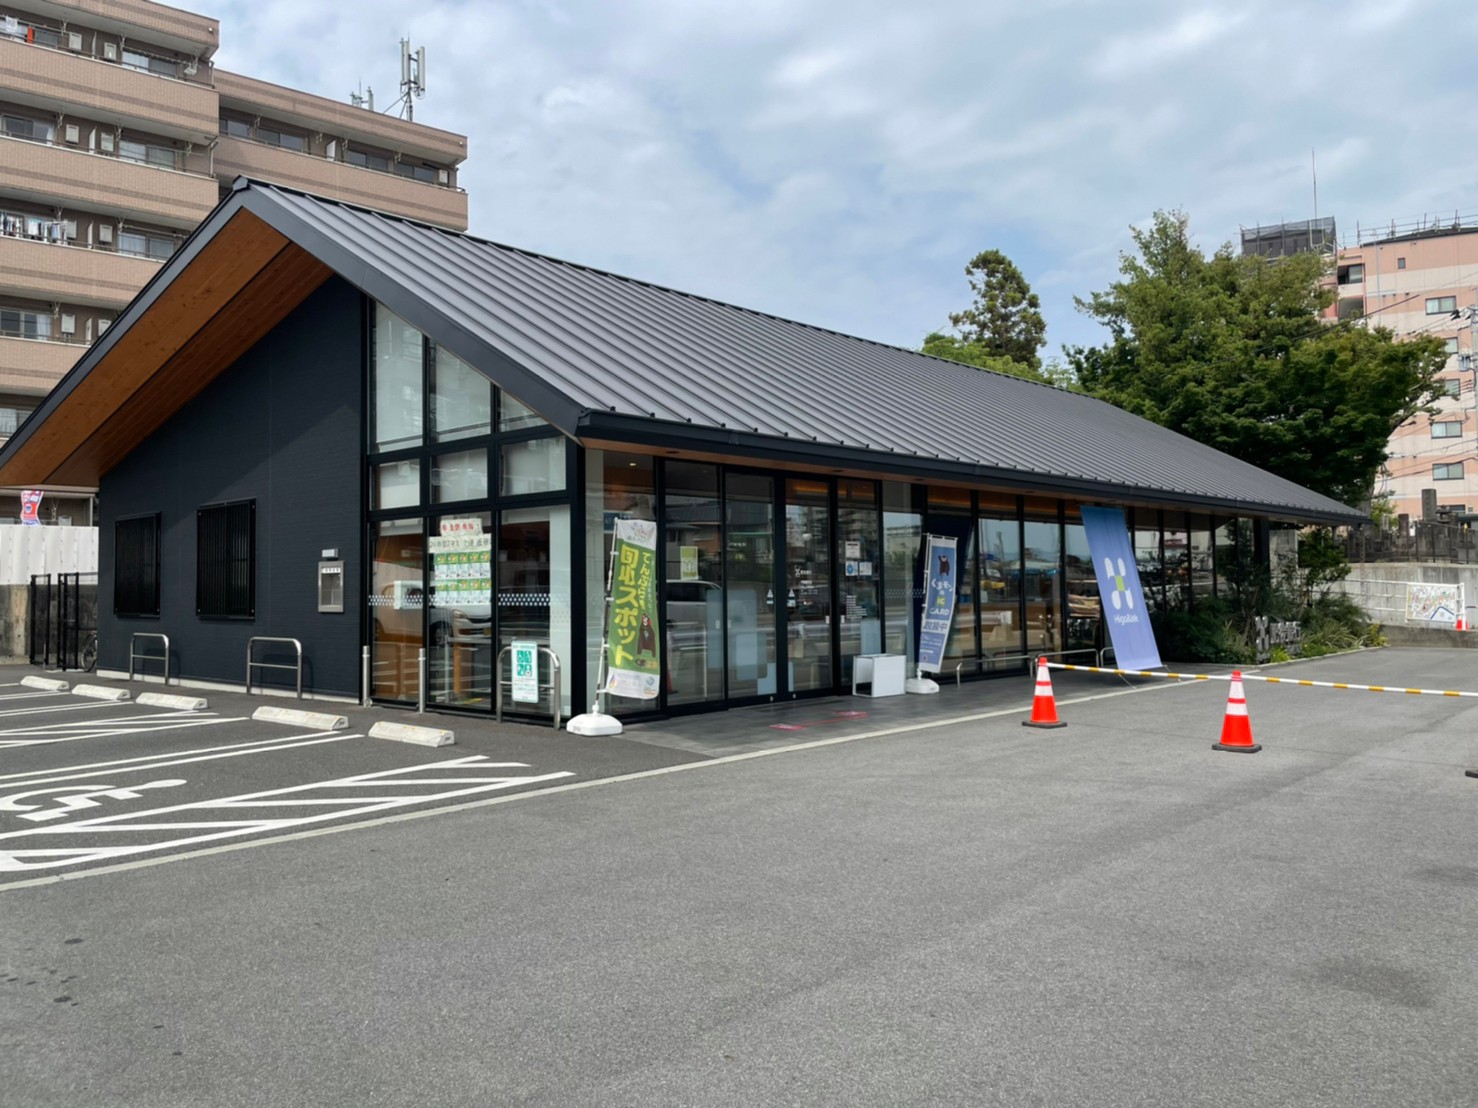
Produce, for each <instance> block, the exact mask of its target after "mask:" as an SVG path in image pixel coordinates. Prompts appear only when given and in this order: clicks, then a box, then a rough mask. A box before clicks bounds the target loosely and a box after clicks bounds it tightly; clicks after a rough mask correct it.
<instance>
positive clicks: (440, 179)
mask: <svg viewBox="0 0 1478 1108" xmlns="http://www.w3.org/2000/svg"><path fill="white" fill-rule="evenodd" d="M449 177H450V175H449V174H448V173H447V171H446V170H444V169H438V170H437V171H436V183H437V184H438V185H444V184H446V183H447V181H448V179H449Z"/></svg>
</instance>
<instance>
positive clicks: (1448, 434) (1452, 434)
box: [1432, 419, 1463, 439]
mask: <svg viewBox="0 0 1478 1108" xmlns="http://www.w3.org/2000/svg"><path fill="white" fill-rule="evenodd" d="M1439 427H1443V428H1449V427H1455V428H1457V430H1455V431H1450V430H1443V431H1440V432H1439V431H1438V430H1437V428H1439ZM1432 437H1433V438H1434V439H1460V438H1462V437H1463V421H1462V420H1460V419H1435V420H1433V421H1432Z"/></svg>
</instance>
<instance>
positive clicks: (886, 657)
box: [852, 654, 908, 696]
mask: <svg viewBox="0 0 1478 1108" xmlns="http://www.w3.org/2000/svg"><path fill="white" fill-rule="evenodd" d="M907 668H908V659H906V658H905V657H904V656H903V655H902V654H859V655H857V657H855V658H853V659H852V695H853V696H902V695H903V681H904V673H905V671H906V670H907Z"/></svg>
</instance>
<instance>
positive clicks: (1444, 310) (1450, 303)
mask: <svg viewBox="0 0 1478 1108" xmlns="http://www.w3.org/2000/svg"><path fill="white" fill-rule="evenodd" d="M1433 304H1436V305H1437V306H1436V307H1435V308H1434V307H1432V305H1433ZM1426 308H1427V315H1447V314H1448V313H1450V312H1455V311H1457V297H1456V296H1429V297H1427V304H1426Z"/></svg>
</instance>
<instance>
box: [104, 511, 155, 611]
mask: <svg viewBox="0 0 1478 1108" xmlns="http://www.w3.org/2000/svg"><path fill="white" fill-rule="evenodd" d="M113 614H114V615H118V616H157V615H158V614H159V516H158V514H157V513H156V514H155V515H151V516H134V517H133V518H131V519H120V520H119V521H118V522H117V523H115V524H114V525H113Z"/></svg>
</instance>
